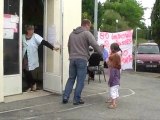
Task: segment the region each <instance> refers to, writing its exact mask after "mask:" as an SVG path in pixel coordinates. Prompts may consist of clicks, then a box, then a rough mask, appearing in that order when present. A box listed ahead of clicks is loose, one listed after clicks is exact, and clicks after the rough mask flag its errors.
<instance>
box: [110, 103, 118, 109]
mask: <svg viewBox="0 0 160 120" xmlns="http://www.w3.org/2000/svg"><path fill="white" fill-rule="evenodd" d="M116 107H117V106H116V105H113V104H111V105H109V106H108V108H109V109H115V108H116Z"/></svg>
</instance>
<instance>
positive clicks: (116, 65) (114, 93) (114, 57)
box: [107, 53, 121, 109]
mask: <svg viewBox="0 0 160 120" xmlns="http://www.w3.org/2000/svg"><path fill="white" fill-rule="evenodd" d="M108 64H109V66H110V76H109V81H108V85H109V87H110V90H109V99H108V101H107V102H108V103H110V105H109V106H108V107H109V108H110V109H114V108H116V107H117V98H118V97H119V92H118V90H119V86H120V69H121V58H120V56H119V55H118V53H112V54H111V55H110V57H109V61H108Z"/></svg>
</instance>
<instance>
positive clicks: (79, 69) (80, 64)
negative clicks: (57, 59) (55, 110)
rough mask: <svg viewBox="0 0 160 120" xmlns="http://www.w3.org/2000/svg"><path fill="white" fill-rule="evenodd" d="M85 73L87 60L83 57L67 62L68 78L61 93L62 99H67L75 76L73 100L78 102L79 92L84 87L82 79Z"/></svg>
mask: <svg viewBox="0 0 160 120" xmlns="http://www.w3.org/2000/svg"><path fill="white" fill-rule="evenodd" d="M86 74H87V61H86V60H83V59H71V60H70V64H69V78H68V81H67V84H66V87H65V91H64V94H63V99H66V100H68V99H69V96H70V94H71V92H72V89H73V85H74V83H75V79H76V77H77V84H76V88H75V92H74V102H79V101H80V99H81V92H82V89H83V87H84V80H85V78H86Z"/></svg>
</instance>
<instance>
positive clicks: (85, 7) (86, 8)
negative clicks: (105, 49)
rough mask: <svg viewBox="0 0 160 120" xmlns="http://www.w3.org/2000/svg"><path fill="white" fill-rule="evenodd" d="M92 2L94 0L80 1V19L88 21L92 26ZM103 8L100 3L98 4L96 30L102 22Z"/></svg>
mask: <svg viewBox="0 0 160 120" xmlns="http://www.w3.org/2000/svg"><path fill="white" fill-rule="evenodd" d="M94 2H95V0H82V19H89V20H91V22H92V23H93V24H94V5H95V4H94ZM103 13H104V7H103V5H102V3H100V2H99V3H98V23H97V24H98V25H97V26H98V28H99V26H100V25H101V22H102V15H103Z"/></svg>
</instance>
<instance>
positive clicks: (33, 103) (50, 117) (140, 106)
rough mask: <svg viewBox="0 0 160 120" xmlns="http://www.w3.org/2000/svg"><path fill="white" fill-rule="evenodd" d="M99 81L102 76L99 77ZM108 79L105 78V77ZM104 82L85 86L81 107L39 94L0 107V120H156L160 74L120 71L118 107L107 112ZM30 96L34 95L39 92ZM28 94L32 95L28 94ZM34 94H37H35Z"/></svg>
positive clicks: (96, 81)
mask: <svg viewBox="0 0 160 120" xmlns="http://www.w3.org/2000/svg"><path fill="white" fill-rule="evenodd" d="M101 78H103V76H102V77H101ZM107 79H108V77H107ZM107 89H108V88H107V83H106V82H104V80H102V82H101V83H99V81H98V76H97V78H96V80H95V81H91V82H90V84H89V85H88V83H87V81H86V83H85V88H84V90H83V94H82V96H83V99H84V100H85V104H84V105H78V106H74V105H73V103H72V98H73V94H72V95H71V97H70V98H71V99H70V102H69V103H68V104H66V105H64V104H62V103H61V101H62V100H61V98H62V96H61V95H57V94H52V93H48V92H47V93H46V92H44V93H43V92H42V91H39V92H42V93H41V94H42V95H41V96H39V97H35V98H29V99H25V100H22V99H21V100H18V101H13V102H8V103H1V104H0V120H159V119H160V114H159V111H160V106H159V100H160V94H159V91H160V74H159V73H144V72H136V73H135V72H134V71H123V72H122V75H121V88H120V98H119V100H118V101H119V102H118V107H117V108H116V109H108V108H107V103H105V99H106V96H107V92H108V90H107ZM39 92H36V93H33V94H35V96H38V95H39V94H40V93H39ZM30 94H32V93H30ZM36 94H37V95H36Z"/></svg>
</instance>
